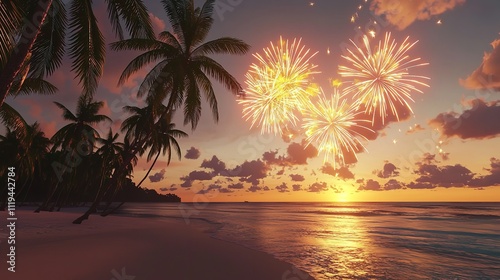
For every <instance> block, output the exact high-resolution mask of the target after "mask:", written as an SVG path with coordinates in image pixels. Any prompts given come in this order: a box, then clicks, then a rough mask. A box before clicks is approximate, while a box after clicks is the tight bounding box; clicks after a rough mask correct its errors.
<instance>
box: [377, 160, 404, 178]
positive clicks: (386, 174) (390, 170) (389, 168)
mask: <svg viewBox="0 0 500 280" xmlns="http://www.w3.org/2000/svg"><path fill="white" fill-rule="evenodd" d="M375 174H377V177H379V178H390V177H397V176H398V175H399V168H397V167H396V166H395V165H394V164H392V163H390V162H386V163H385V164H384V168H383V169H382V170H375Z"/></svg>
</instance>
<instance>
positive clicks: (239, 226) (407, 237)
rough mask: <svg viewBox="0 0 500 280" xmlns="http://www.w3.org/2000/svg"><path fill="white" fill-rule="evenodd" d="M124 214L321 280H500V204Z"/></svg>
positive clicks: (128, 208) (130, 210)
mask: <svg viewBox="0 0 500 280" xmlns="http://www.w3.org/2000/svg"><path fill="white" fill-rule="evenodd" d="M119 214H121V215H127V216H142V217H164V218H170V219H181V220H183V221H184V222H186V223H189V224H190V225H194V226H197V227H200V228H202V229H204V230H205V231H207V232H208V233H209V234H210V235H212V236H213V237H214V238H218V239H222V240H226V241H230V242H235V243H238V244H241V245H243V246H246V247H249V248H252V249H256V250H260V251H263V252H266V253H269V254H271V255H273V256H275V257H276V258H278V259H281V260H283V261H286V262H289V263H292V264H294V265H295V266H297V267H299V268H300V269H302V270H304V271H307V272H308V273H309V274H310V275H311V276H313V277H314V278H315V279H317V280H326V279H398V280H399V279H453V280H462V279H464V280H465V279H467V280H468V279H500V203H434V202H432V203H413V202H412V203H385V202H384V203H288V202H284V203H264V202H263V203H202V204H196V203H181V204H140V203H130V204H125V205H124V206H123V208H122V209H121V210H120V212H119ZM290 279H296V278H290Z"/></svg>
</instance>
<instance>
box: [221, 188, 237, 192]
mask: <svg viewBox="0 0 500 280" xmlns="http://www.w3.org/2000/svg"><path fill="white" fill-rule="evenodd" d="M219 192H220V193H232V192H234V191H233V190H230V189H228V188H220V190H219Z"/></svg>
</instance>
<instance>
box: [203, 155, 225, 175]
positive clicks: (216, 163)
mask: <svg viewBox="0 0 500 280" xmlns="http://www.w3.org/2000/svg"><path fill="white" fill-rule="evenodd" d="M200 167H203V168H208V169H212V170H213V171H214V172H213V173H214V176H215V175H221V174H223V173H227V172H226V164H225V163H224V162H223V161H221V160H219V159H218V158H217V157H216V156H215V155H214V156H212V158H211V159H210V160H206V159H205V160H203V162H202V163H201V165H200Z"/></svg>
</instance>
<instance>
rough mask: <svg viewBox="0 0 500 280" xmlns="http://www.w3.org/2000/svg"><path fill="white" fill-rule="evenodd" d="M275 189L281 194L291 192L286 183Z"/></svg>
mask: <svg viewBox="0 0 500 280" xmlns="http://www.w3.org/2000/svg"><path fill="white" fill-rule="evenodd" d="M275 189H277V190H278V192H280V193H284V192H289V190H288V186H287V185H286V183H285V182H283V183H281V185H279V186H277V187H276V188H275Z"/></svg>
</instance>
